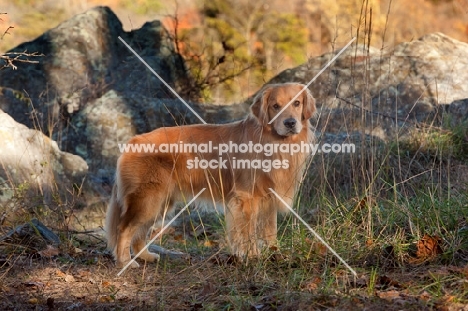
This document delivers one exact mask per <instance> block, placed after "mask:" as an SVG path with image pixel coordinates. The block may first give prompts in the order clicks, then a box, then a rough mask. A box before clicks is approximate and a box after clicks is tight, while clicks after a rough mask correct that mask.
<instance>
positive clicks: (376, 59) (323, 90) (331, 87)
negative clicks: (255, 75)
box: [269, 33, 468, 139]
mask: <svg viewBox="0 0 468 311" xmlns="http://www.w3.org/2000/svg"><path fill="white" fill-rule="evenodd" d="M335 54H336V53H328V54H324V55H322V56H320V57H315V58H311V59H310V60H309V61H308V62H307V63H306V64H303V65H300V66H298V67H296V68H292V69H288V70H285V71H284V72H282V73H281V74H279V75H278V76H276V77H275V78H273V79H272V80H271V81H269V83H282V82H291V81H294V82H301V83H308V82H309V81H310V80H311V79H312V78H313V77H314V76H315V75H316V74H317V73H318V72H319V71H320V70H321V69H322V67H323V66H325V65H326V63H327V62H328V61H329V60H330V59H331V58H332V57H333V56H334V55H335ZM467 80H468V44H467V43H464V42H460V41H457V40H455V39H452V38H450V37H447V36H446V35H444V34H441V33H434V34H429V35H426V36H424V37H422V38H420V39H418V40H415V41H411V42H406V43H402V44H399V45H397V46H396V47H395V48H394V49H392V50H390V51H386V50H383V51H381V50H379V49H375V48H367V47H365V46H362V45H356V46H354V47H353V46H351V47H350V48H349V49H348V50H347V51H346V52H345V53H343V54H342V55H341V56H340V57H339V58H338V59H337V60H336V62H335V63H334V64H333V65H331V66H330V67H329V68H328V69H327V70H326V71H325V72H324V73H323V74H322V75H320V76H319V77H318V79H317V80H316V81H315V82H314V83H313V84H312V85H311V86H310V90H311V91H312V93H313V95H314V97H316V98H317V104H318V107H320V108H321V109H320V113H319V115H318V116H319V119H318V121H317V128H318V129H319V130H320V131H324V132H335V133H339V132H350V131H351V132H352V131H364V132H366V133H369V134H372V135H375V136H379V137H380V138H383V139H388V138H391V137H394V136H395V135H396V134H397V133H398V132H399V134H401V131H402V129H403V130H404V129H405V128H407V127H408V126H409V127H411V126H412V125H413V123H414V122H432V121H434V119H437V120H436V121H437V122H439V121H440V117H441V115H442V114H444V113H446V112H447V111H450V112H455V111H458V110H459V109H458V110H457V109H456V108H449V106H450V104H451V103H452V102H454V101H457V102H456V104H455V103H454V106H457V107H458V106H459V105H460V104H459V102H458V101H459V100H461V99H465V98H467V97H468V84H467V83H466V81H467ZM465 115H466V113H465ZM455 118H456V119H460V118H462V117H460V116H456V117H455ZM439 123H440V122H439Z"/></svg>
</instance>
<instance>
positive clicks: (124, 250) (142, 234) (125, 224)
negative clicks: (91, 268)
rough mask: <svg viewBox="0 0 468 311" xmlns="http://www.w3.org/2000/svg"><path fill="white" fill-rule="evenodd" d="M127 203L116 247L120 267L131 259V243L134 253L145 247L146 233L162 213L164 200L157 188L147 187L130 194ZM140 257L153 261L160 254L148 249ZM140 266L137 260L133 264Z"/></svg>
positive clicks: (133, 265)
mask: <svg viewBox="0 0 468 311" xmlns="http://www.w3.org/2000/svg"><path fill="white" fill-rule="evenodd" d="M153 187H154V186H153ZM125 204H126V205H127V206H126V209H124V210H125V212H124V214H123V215H122V220H121V222H120V226H119V238H118V242H117V249H116V259H117V266H119V267H122V266H125V265H126V264H127V263H128V262H129V261H130V259H131V256H130V245H131V246H132V248H133V252H134V254H137V253H138V252H140V251H141V250H142V249H143V248H144V247H145V241H146V235H147V233H148V230H149V228H150V227H151V225H152V224H153V223H154V221H155V220H156V219H157V218H158V217H159V215H160V213H161V209H162V204H163V200H162V199H161V198H160V197H159V196H158V195H157V191H156V190H155V189H145V190H140V191H138V192H135V193H132V194H130V195H128V196H127V198H126V202H125ZM139 258H141V259H143V260H145V261H150V262H151V261H154V260H156V259H158V258H159V255H158V254H155V253H151V252H149V251H148V250H147V249H146V250H145V251H144V252H143V253H142V254H141V255H140V256H139ZM138 266H139V265H138V263H136V262H133V263H132V265H131V267H132V268H136V267H138Z"/></svg>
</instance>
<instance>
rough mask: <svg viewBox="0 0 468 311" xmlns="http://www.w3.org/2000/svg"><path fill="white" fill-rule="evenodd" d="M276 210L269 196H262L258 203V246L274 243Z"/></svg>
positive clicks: (267, 245) (268, 245)
mask: <svg viewBox="0 0 468 311" xmlns="http://www.w3.org/2000/svg"><path fill="white" fill-rule="evenodd" d="M277 215H278V213H277V210H276V207H275V206H274V205H273V204H272V201H271V200H270V199H269V198H264V199H263V200H262V202H261V204H260V208H259V213H258V222H257V234H258V240H257V243H258V247H259V248H260V249H261V248H264V247H270V246H274V245H276V234H277Z"/></svg>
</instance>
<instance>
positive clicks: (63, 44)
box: [0, 7, 247, 191]
mask: <svg viewBox="0 0 468 311" xmlns="http://www.w3.org/2000/svg"><path fill="white" fill-rule="evenodd" d="M119 38H121V39H123V40H124V41H125V42H126V43H128V44H129V45H130V46H131V47H132V48H133V49H134V50H135V51H136V52H137V53H138V55H139V56H141V58H142V59H144V60H145V62H146V63H147V64H148V65H149V66H150V67H151V68H152V69H153V70H154V71H155V72H157V73H158V74H159V75H160V76H161V77H162V78H163V80H164V81H165V82H167V83H168V84H169V85H170V86H171V87H172V88H174V89H175V90H176V91H177V93H178V94H180V95H181V96H183V97H184V98H185V100H187V101H189V100H191V99H192V101H193V99H197V96H198V94H197V93H196V92H194V91H193V88H192V81H191V79H190V76H189V74H188V72H187V70H186V68H185V65H184V62H183V59H182V57H181V56H180V55H179V54H177V53H176V52H175V50H174V46H173V43H172V40H171V38H170V36H169V34H168V32H167V31H166V30H165V29H164V28H163V27H162V25H161V23H160V22H159V21H153V22H148V23H146V24H145V25H143V27H142V28H141V29H137V30H134V31H131V32H125V31H123V29H122V24H121V23H120V21H119V20H118V18H117V17H116V16H115V14H114V13H113V12H112V11H111V10H110V9H109V8H106V7H98V8H95V9H92V10H89V11H87V12H85V13H83V14H79V15H77V16H75V17H73V18H72V19H70V20H68V21H66V22H64V23H62V24H60V25H59V26H58V27H56V28H54V29H51V30H49V31H47V32H46V33H44V34H43V35H42V36H40V37H39V38H37V39H36V40H33V41H31V42H26V43H24V44H21V45H20V46H18V47H16V48H15V49H13V50H12V51H11V52H18V51H21V52H23V51H28V52H38V53H42V54H43V55H44V56H43V57H40V58H39V59H38V60H39V63H38V64H28V63H18V69H17V70H15V71H13V70H12V69H11V68H7V69H5V70H3V71H0V109H3V110H4V111H5V112H7V113H8V114H10V115H11V116H12V117H13V118H14V119H15V120H16V121H18V122H21V123H23V124H25V125H27V126H28V127H29V128H34V129H40V130H42V131H43V132H44V133H46V135H48V136H50V137H52V138H53V139H54V140H56V141H57V143H58V145H59V147H60V148H61V149H62V150H65V151H68V152H71V153H73V154H76V155H79V156H82V157H83V158H84V159H85V160H86V161H87V163H88V164H89V172H90V179H89V180H91V181H94V182H95V183H96V185H97V184H101V183H105V184H108V183H112V178H113V175H114V169H115V164H116V159H117V157H118V155H119V149H118V143H125V142H126V141H127V140H129V139H130V137H132V136H133V135H135V134H139V133H143V132H148V131H151V130H153V129H155V128H158V127H160V126H174V125H177V124H191V123H200V122H201V121H200V120H199V119H198V118H197V117H196V116H195V115H194V114H193V113H192V111H191V110H190V109H188V108H187V106H185V104H183V103H182V101H180V100H179V99H176V98H175V96H174V94H173V93H171V91H170V90H169V89H168V88H167V87H166V86H165V85H163V83H162V82H161V81H160V80H159V79H158V78H157V77H156V76H155V75H154V74H153V73H152V72H150V70H148V68H146V67H145V65H144V64H143V63H142V62H141V61H140V60H139V59H138V58H137V57H136V56H135V55H134V54H133V53H132V52H130V51H129V49H128V48H127V47H126V46H125V45H124V43H123V42H122V41H121V40H120V39H119ZM190 106H191V107H192V108H193V109H194V110H195V111H197V112H198V113H199V114H200V115H201V117H202V118H203V119H205V120H206V121H207V122H226V121H227V120H231V119H233V118H240V117H242V116H244V115H245V113H246V112H247V107H245V106H243V105H237V106H229V107H227V106H222V107H219V106H210V105H206V106H205V105H204V106H201V105H198V104H194V103H192V102H190ZM96 190H98V191H100V190H101V189H100V187H98V189H96Z"/></svg>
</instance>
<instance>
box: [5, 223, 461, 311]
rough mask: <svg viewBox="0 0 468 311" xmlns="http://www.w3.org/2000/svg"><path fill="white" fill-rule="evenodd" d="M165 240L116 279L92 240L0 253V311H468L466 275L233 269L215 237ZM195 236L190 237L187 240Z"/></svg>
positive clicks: (281, 266)
mask: <svg viewBox="0 0 468 311" xmlns="http://www.w3.org/2000/svg"><path fill="white" fill-rule="evenodd" d="M207 230H208V232H209V231H210V229H207V228H205V231H204V232H205V233H204V236H203V237H198V238H197V237H195V236H194V234H187V235H184V234H183V233H181V231H180V230H179V229H172V230H170V231H169V232H168V233H167V234H166V235H165V238H164V239H163V244H164V246H167V247H169V248H173V249H177V250H182V251H184V253H185V254H186V255H184V256H180V257H177V258H170V257H164V258H162V259H161V260H160V261H159V262H158V263H151V264H144V263H143V262H141V261H140V264H141V266H140V268H139V269H133V270H127V271H125V272H124V274H123V275H122V276H117V273H118V272H119V269H117V268H116V267H115V265H114V262H113V260H112V258H111V256H110V254H109V253H108V251H106V250H105V242H104V241H103V240H102V239H101V238H100V237H98V238H95V239H94V240H93V241H90V240H89V239H80V238H79V235H75V236H74V238H73V240H74V243H71V245H67V246H64V245H61V246H60V247H58V248H55V247H53V246H50V245H49V246H47V247H46V248H45V249H43V250H41V251H37V250H35V249H33V248H32V247H27V246H24V245H21V244H19V243H17V242H15V243H13V241H10V242H7V241H3V242H1V243H0V250H1V253H0V280H1V282H0V310H262V311H265V310H385V311H389V310H468V305H466V304H464V303H465V302H466V300H467V298H468V296H467V293H468V280H467V277H468V268H466V267H460V266H454V265H442V264H435V263H422V264H417V265H399V266H395V267H392V268H386V269H385V271H384V270H382V269H377V268H372V267H360V266H357V263H353V265H354V266H355V267H356V268H355V269H356V271H357V272H358V278H354V277H353V276H352V275H351V273H350V272H349V271H348V270H346V268H345V267H343V266H341V265H338V264H337V261H336V260H333V257H332V256H331V255H325V256H322V258H320V260H317V258H309V259H304V258H299V257H298V256H293V255H291V254H288V252H287V250H286V251H280V250H274V251H271V252H270V254H269V255H266V256H265V257H263V258H262V259H258V260H253V261H250V262H246V263H240V262H237V261H235V260H233V259H232V257H230V256H228V255H227V254H226V252H225V248H224V247H223V244H222V237H221V236H220V235H218V234H217V233H210V234H208V235H207V234H206V232H207ZM195 232H196V230H195Z"/></svg>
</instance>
